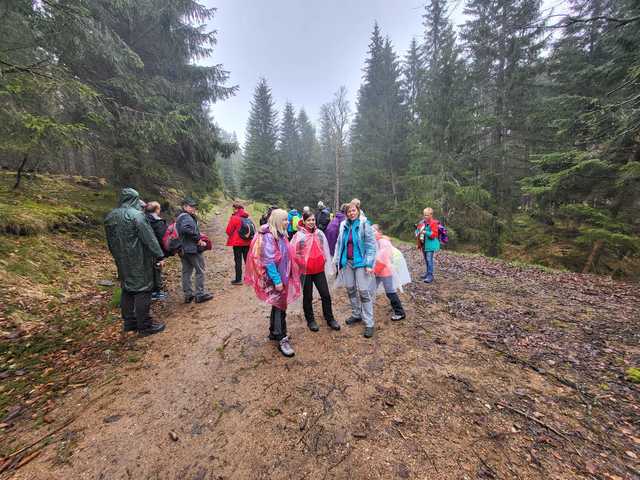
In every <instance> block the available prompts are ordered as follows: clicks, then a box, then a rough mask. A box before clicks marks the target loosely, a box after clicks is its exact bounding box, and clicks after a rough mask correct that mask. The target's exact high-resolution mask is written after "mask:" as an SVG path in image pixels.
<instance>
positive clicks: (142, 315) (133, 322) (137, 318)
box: [120, 290, 151, 330]
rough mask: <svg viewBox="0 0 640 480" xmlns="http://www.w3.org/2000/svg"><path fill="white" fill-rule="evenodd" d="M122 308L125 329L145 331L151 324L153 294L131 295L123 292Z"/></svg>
mask: <svg viewBox="0 0 640 480" xmlns="http://www.w3.org/2000/svg"><path fill="white" fill-rule="evenodd" d="M120 308H121V310H122V319H123V320H124V325H125V327H134V326H135V327H136V328H137V329H138V330H144V329H145V328H146V327H147V326H148V325H149V324H150V323H151V316H150V315H149V309H150V308H151V292H141V293H129V292H127V291H126V290H122V297H121V298H120Z"/></svg>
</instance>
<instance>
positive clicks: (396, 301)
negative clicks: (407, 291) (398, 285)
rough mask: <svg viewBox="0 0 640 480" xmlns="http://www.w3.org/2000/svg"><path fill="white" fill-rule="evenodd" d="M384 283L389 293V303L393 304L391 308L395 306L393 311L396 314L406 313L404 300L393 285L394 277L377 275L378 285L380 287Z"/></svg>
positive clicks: (386, 292)
mask: <svg viewBox="0 0 640 480" xmlns="http://www.w3.org/2000/svg"><path fill="white" fill-rule="evenodd" d="M380 284H382V287H383V288H384V293H385V294H386V295H387V298H388V299H389V303H390V304H391V308H393V313H395V314H396V315H404V314H405V313H404V308H403V307H402V301H401V300H400V297H399V296H398V292H397V291H396V289H395V287H394V286H393V277H392V276H389V277H376V287H379V286H380Z"/></svg>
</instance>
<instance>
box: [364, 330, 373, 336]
mask: <svg viewBox="0 0 640 480" xmlns="http://www.w3.org/2000/svg"><path fill="white" fill-rule="evenodd" d="M371 337H373V327H365V329H364V338H371Z"/></svg>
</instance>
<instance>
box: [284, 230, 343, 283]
mask: <svg viewBox="0 0 640 480" xmlns="http://www.w3.org/2000/svg"><path fill="white" fill-rule="evenodd" d="M291 252H292V254H293V258H294V259H295V263H296V264H297V265H298V267H299V269H300V273H301V274H302V275H314V274H316V273H320V272H325V274H326V275H327V279H329V278H331V275H332V273H333V262H332V258H331V254H330V253H329V242H328V241H327V237H325V235H324V233H323V232H322V230H320V229H318V228H315V229H314V230H313V232H310V231H309V230H307V229H306V228H301V229H299V230H298V232H297V233H296V234H295V235H294V236H293V238H292V239H291Z"/></svg>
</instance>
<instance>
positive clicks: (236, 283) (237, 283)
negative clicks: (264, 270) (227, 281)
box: [231, 280, 242, 285]
mask: <svg viewBox="0 0 640 480" xmlns="http://www.w3.org/2000/svg"><path fill="white" fill-rule="evenodd" d="M231 285H242V280H233V281H232V282H231Z"/></svg>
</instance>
